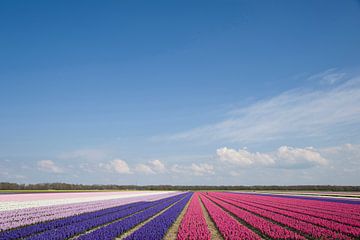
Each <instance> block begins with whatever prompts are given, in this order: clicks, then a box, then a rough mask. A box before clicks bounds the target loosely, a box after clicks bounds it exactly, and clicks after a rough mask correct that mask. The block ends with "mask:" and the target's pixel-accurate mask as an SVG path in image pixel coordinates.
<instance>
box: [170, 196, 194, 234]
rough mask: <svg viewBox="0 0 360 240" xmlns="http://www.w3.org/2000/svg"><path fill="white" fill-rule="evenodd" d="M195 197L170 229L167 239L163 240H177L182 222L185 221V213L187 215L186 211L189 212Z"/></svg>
mask: <svg viewBox="0 0 360 240" xmlns="http://www.w3.org/2000/svg"><path fill="white" fill-rule="evenodd" d="M193 197H194V195H193V196H192V197H191V198H190V200H189V201H188V202H187V203H186V205H185V207H184V209H183V210H182V211H181V213H180V215H179V217H178V218H177V219H176V221H175V222H174V224H173V225H172V226H171V227H170V228H169V230H168V231H167V233H166V234H165V237H164V239H163V240H176V238H177V234H178V231H179V226H180V223H181V220H182V219H183V217H184V215H185V213H186V211H187V209H188V207H189V204H190V202H191V200H192V198H193Z"/></svg>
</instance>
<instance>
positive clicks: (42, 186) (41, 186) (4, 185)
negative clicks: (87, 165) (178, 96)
mask: <svg viewBox="0 0 360 240" xmlns="http://www.w3.org/2000/svg"><path fill="white" fill-rule="evenodd" d="M0 190H177V191H187V190H190V191H200V190H227V191H230V190H250V191H261V190H282V191H290V190H298V191H360V186H334V185H296V186H295V185H294V186H277V185H271V186H261V185H259V186H200V185H197V186H180V185H146V186H137V185H98V184H94V185H83V184H69V183H37V184H18V183H9V182H0Z"/></svg>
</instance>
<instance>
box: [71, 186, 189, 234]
mask: <svg viewBox="0 0 360 240" xmlns="http://www.w3.org/2000/svg"><path fill="white" fill-rule="evenodd" d="M191 194H192V193H185V194H181V195H179V196H176V197H173V198H172V199H171V200H170V201H164V202H163V203H162V204H159V205H157V206H155V207H152V208H148V209H146V210H145V211H142V212H139V213H137V214H134V215H132V216H130V217H128V218H125V219H123V220H121V221H117V222H114V223H111V224H109V225H107V226H105V227H102V228H100V229H97V230H95V231H93V232H90V233H88V234H85V235H82V236H80V237H79V238H77V240H98V239H102V240H108V239H109V240H110V239H115V238H116V237H117V236H119V235H121V234H123V233H125V232H126V231H128V230H130V229H132V228H134V227H135V226H137V225H138V224H140V223H141V222H143V221H145V220H147V219H149V218H150V217H152V216H154V215H155V214H157V213H158V212H160V211H162V210H164V209H166V208H167V207H169V206H170V205H172V204H173V203H176V202H178V201H179V200H180V199H182V200H181V201H180V202H178V203H177V204H181V205H182V204H183V202H184V201H185V204H186V202H187V201H188V200H189V198H190V196H191ZM177 204H176V205H177ZM176 205H175V206H176ZM183 206H185V205H183Z"/></svg>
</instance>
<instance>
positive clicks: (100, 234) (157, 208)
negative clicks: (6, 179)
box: [0, 191, 360, 240]
mask: <svg viewBox="0 0 360 240" xmlns="http://www.w3.org/2000/svg"><path fill="white" fill-rule="evenodd" d="M0 239H1V240H10V239H28V240H35V239H37V240H51V239H59V240H60V239H79V240H102V239H105V240H106V239H124V240H135V239H138V240H147V239H148V240H157V239H179V240H187V239H188V240H196V239H204V240H210V239H248V240H253V239H254V240H256V239H360V201H359V200H356V199H348V198H335V197H314V196H299V195H286V194H281V195H276V194H268V193H246V192H205V191H204V192H175V191H168V192H165V191H129V192H127V191H124V192H81V193H26V194H2V195H0Z"/></svg>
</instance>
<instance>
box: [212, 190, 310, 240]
mask: <svg viewBox="0 0 360 240" xmlns="http://www.w3.org/2000/svg"><path fill="white" fill-rule="evenodd" d="M214 198H216V199H218V200H220V201H222V202H226V203H228V204H230V205H233V206H234V207H237V208H239V209H241V210H244V211H246V212H249V213H252V214H254V215H255V216H258V217H261V218H263V219H265V220H267V221H269V222H272V223H274V224H277V225H279V226H281V227H283V228H285V229H287V230H289V231H292V232H296V233H297V234H299V235H302V236H303V237H305V238H306V239H314V238H312V237H311V236H309V235H307V234H305V233H303V232H301V231H299V230H297V229H294V228H292V227H288V226H286V225H285V224H282V223H280V222H276V221H274V220H272V219H270V218H267V217H265V216H262V215H260V214H258V213H255V212H252V211H250V210H248V209H246V208H242V207H239V206H236V205H234V204H232V203H230V202H227V201H226V200H223V199H219V198H217V197H214ZM209 200H210V201H212V200H211V199H209ZM212 202H213V203H215V204H216V205H218V206H219V207H221V208H222V209H223V210H224V211H226V212H227V213H229V214H230V215H231V216H233V217H234V218H235V219H237V220H238V221H239V222H241V224H243V225H245V226H247V227H248V228H250V229H251V230H252V231H254V232H255V233H257V234H258V235H259V236H261V237H263V238H264V239H270V238H269V237H267V236H266V235H264V234H262V233H261V232H260V231H259V230H258V229H256V228H255V227H253V226H251V225H250V224H248V223H246V222H245V221H244V220H242V219H241V218H239V217H237V216H236V215H235V214H233V213H232V212H230V211H229V210H227V209H225V208H223V207H222V206H220V205H219V204H217V203H216V202H214V201H212Z"/></svg>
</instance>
